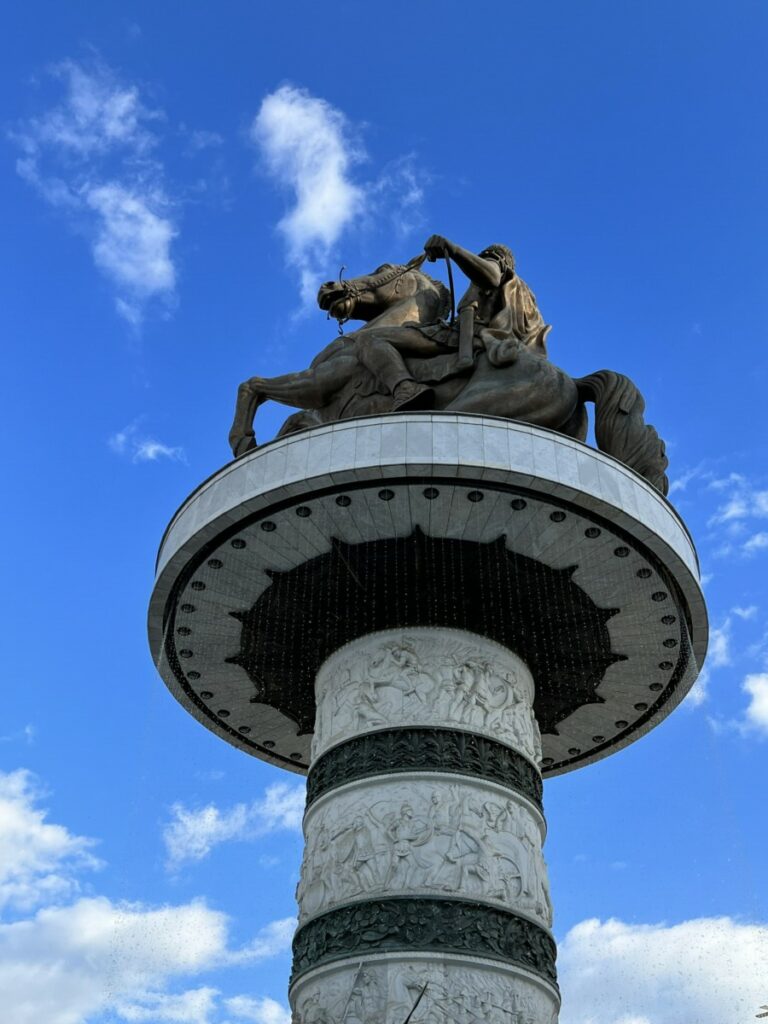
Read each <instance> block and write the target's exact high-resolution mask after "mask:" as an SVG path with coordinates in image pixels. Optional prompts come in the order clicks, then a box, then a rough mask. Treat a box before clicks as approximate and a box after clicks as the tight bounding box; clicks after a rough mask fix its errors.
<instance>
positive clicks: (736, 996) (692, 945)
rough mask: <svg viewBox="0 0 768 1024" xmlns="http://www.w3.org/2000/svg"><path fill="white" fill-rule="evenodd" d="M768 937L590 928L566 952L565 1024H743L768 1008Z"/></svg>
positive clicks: (691, 929) (756, 931) (681, 928)
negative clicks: (763, 1008)
mask: <svg viewBox="0 0 768 1024" xmlns="http://www.w3.org/2000/svg"><path fill="white" fill-rule="evenodd" d="M767 963H768V929H766V928H765V927H764V926H762V925H756V924H743V923H740V922H738V921H734V920H733V919H732V918H728V917H723V918H700V919H697V920H692V921H685V922H683V923H681V924H678V925H664V924H654V925H636V924H624V923H623V922H621V921H616V920H610V921H605V922H601V921H598V920H590V921H583V922H582V923H581V924H578V925H576V927H575V928H572V929H571V930H570V932H568V934H567V935H566V937H565V940H564V941H563V942H562V943H561V944H560V947H559V951H558V973H559V976H560V986H561V989H562V993H563V1008H562V1011H561V1014H560V1024H640V1022H643V1024H692V1022H695V1024H744V1021H749V1020H753V1019H754V1017H755V1014H756V1013H757V1012H758V1009H759V1007H760V1006H761V1005H762V1004H763V1003H765V1002H766V1001H768V999H767V993H766V983H767V982H768V977H767V976H766V964H767Z"/></svg>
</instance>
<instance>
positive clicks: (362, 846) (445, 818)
mask: <svg viewBox="0 0 768 1024" xmlns="http://www.w3.org/2000/svg"><path fill="white" fill-rule="evenodd" d="M305 832H306V836H307V842H306V846H305V849H304V860H303V863H302V870H301V881H300V882H299V886H298V889H297V894H296V895H297V901H298V903H299V919H300V923H304V922H305V921H307V920H309V919H310V918H313V917H315V916H316V915H318V914H321V913H324V912H325V911H327V910H330V909H332V908H333V907H335V906H338V905H340V904H342V903H347V902H350V901H352V900H357V899H369V898H372V897H380V896H382V895H387V896H393V895H399V894H402V895H414V894H422V895H431V896H443V897H445V896H454V897H463V898H469V899H480V900H483V901H485V902H490V903H495V904H498V905H501V906H503V907H505V908H506V909H510V910H514V911H522V912H524V913H526V914H528V915H530V916H531V917H533V918H534V919H535V920H538V921H539V922H541V923H542V924H544V925H545V926H547V927H550V926H551V923H552V906H551V902H550V896H549V884H548V881H547V870H546V865H545V863H544V858H543V856H542V852H541V844H542V825H541V823H540V821H539V819H538V818H537V817H535V816H534V815H533V813H532V812H531V811H530V810H529V809H528V808H527V807H526V806H524V805H523V804H521V803H519V802H517V801H516V800H513V799H511V798H509V797H506V796H504V795H503V794H500V793H499V792H498V790H497V789H495V788H494V787H492V786H488V785H485V784H483V783H480V782H478V783H468V782H465V781H462V782H453V781H448V780H445V779H435V780H429V781H427V780H424V779H413V778H411V779H409V780H408V781H399V780H397V779H396V778H392V777H389V778H385V779H381V778H380V779H377V780H374V781H371V782H370V783H365V784H362V785H359V786H353V787H349V788H347V789H345V790H344V791H341V792H337V793H334V794H332V795H329V797H328V798H327V799H325V800H322V801H320V802H319V803H318V804H317V805H315V806H313V807H312V808H311V809H310V810H309V811H308V813H307V818H306V822H305Z"/></svg>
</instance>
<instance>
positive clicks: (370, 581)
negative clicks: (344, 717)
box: [149, 413, 707, 776]
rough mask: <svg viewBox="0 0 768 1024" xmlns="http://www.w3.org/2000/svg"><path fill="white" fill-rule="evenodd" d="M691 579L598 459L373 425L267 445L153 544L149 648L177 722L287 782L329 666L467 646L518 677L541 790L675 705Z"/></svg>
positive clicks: (691, 660)
mask: <svg viewBox="0 0 768 1024" xmlns="http://www.w3.org/2000/svg"><path fill="white" fill-rule="evenodd" d="M698 579H699V572H698V563H697V559H696V553H695V550H694V547H693V544H692V541H691V539H690V536H689V535H688V533H687V531H686V529H685V527H684V525H683V523H682V522H681V520H680V518H679V517H678V515H677V513H676V512H675V511H674V509H673V508H672V506H671V505H670V504H669V503H668V502H667V501H666V500H665V499H664V498H663V497H662V495H661V494H659V492H658V491H656V490H655V489H654V488H653V487H652V486H651V485H650V484H648V483H647V482H646V481H645V480H643V479H642V478H641V477H639V476H638V475H637V474H635V473H633V472H632V471H631V470H629V469H627V468H626V467H625V466H623V465H622V464H621V463H619V462H617V461H616V460H615V459H612V458H610V457H609V456H606V455H603V454H601V453H600V452H596V451H594V450H593V449H591V448H589V447H587V446H586V445H584V444H581V443H579V442H578V441H573V440H570V439H568V438H566V437H563V436H561V435H560V434H557V433H554V432H553V431H549V430H544V429H541V428H538V427H531V426H528V425H526V424H521V423H513V422H510V421H507V420H502V419H497V418H494V417H486V416H477V415H467V414H462V415H452V414H448V413H439V414H429V413H408V414H400V415H392V414H390V415H387V416H376V417H366V418H362V419H356V420H344V421H341V422H339V423H335V424H331V425H328V426H325V427H319V428H315V429H312V430H308V431H304V432H302V433H299V434H294V435H291V436H289V437H285V438H282V439H280V440H277V441H273V442H272V443H270V444H267V445H265V446H263V447H262V448H259V449H258V450H257V451H255V452H252V453H250V454H249V455H247V456H245V457H244V458H241V459H239V460H236V461H235V462H232V463H230V464H229V465H227V466H225V467H224V468H223V469H222V470H220V471H219V472H218V473H216V474H214V476H212V477H211V478H210V479H209V480H207V481H206V482H205V483H204V484H202V485H201V486H200V487H199V488H198V489H197V490H196V491H195V492H194V493H193V494H192V495H191V496H190V497H189V498H188V499H187V500H186V501H185V502H184V504H183V505H182V506H181V508H180V509H179V511H178V512H177V513H176V515H175V516H174V518H173V520H172V521H171V523H170V525H169V527H168V529H167V531H166V534H165V537H164V538H163V542H162V545H161V548H160V554H159V558H158V566H157V580H156V585H155V589H154V592H153V595H152V601H151V605H150V612H149V635H150V645H151V648H152V653H153V656H154V659H155V662H156V664H157V666H158V669H159V671H160V673H161V675H162V676H163V678H164V679H165V681H166V682H167V684H168V686H169V687H170V689H171V691H172V693H173V694H174V696H175V697H176V698H177V699H178V700H179V701H180V702H181V703H182V704H183V705H184V706H185V707H186V708H187V710H188V711H189V712H190V713H191V714H193V715H194V716H195V717H196V718H197V719H198V720H199V721H201V722H202V723H203V724H204V725H206V726H207V727H208V728H209V729H211V730H212V731H213V732H215V733H216V734H217V735H219V736H220V737H222V738H223V739H226V740H228V741H229V742H230V743H232V744H234V745H235V746H238V747H240V748H241V749H243V750H246V751H247V752H248V753H251V754H254V755H256V756H257V757H261V758H263V759H264V760H267V761H270V762H272V763H274V764H278V765H281V766H282V767H285V768H289V769H291V770H293V771H297V772H306V770H307V768H308V764H309V755H310V744H311V740H312V731H313V726H314V717H315V697H314V681H315V676H316V674H317V671H318V669H319V668H320V666H321V665H322V664H323V663H324V662H325V660H326V659H327V658H328V657H329V656H330V655H332V654H333V653H334V652H335V651H336V650H338V649H339V648H340V647H342V646H343V645H344V644H346V643H349V642H350V641H353V640H355V639H356V638H358V637H360V636H363V635H366V634H369V633H374V632H378V631H382V630H387V629H398V628H399V629H405V630H407V629H408V628H409V627H410V628H415V627H423V626H437V627H452V628H456V629H461V630H467V631H469V632H474V633H478V634H481V635H483V636H486V637H488V638H489V639H491V640H495V641H497V642H498V643H501V644H503V645H504V646H506V647H508V648H510V649H512V650H513V651H515V652H516V653H517V654H518V655H519V656H520V657H521V658H522V659H523V661H524V662H525V663H526V665H527V666H528V667H529V669H530V671H531V673H532V675H533V678H534V682H535V688H536V700H535V710H536V716H537V719H538V722H539V726H540V728H541V732H542V744H543V759H542V765H541V766H542V770H543V772H544V774H545V776H546V775H557V774H561V773H563V772H566V771H569V770H571V769H574V768H578V767H581V766H582V765H585V764H588V763H590V762H592V761H596V760H598V759H600V758H602V757H605V756H606V755H608V754H610V753H613V752H614V751H616V750H618V749H620V748H621V747H623V746H626V745H627V744H628V743H631V742H632V741H633V740H635V739H638V738H639V737H640V736H642V735H643V734H644V733H645V732H647V731H648V730H649V729H651V728H653V726H655V725H657V724H658V723H659V722H660V721H661V720H662V719H663V718H665V717H666V716H667V715H668V714H669V713H670V711H672V710H673V708H674V707H675V706H676V705H677V704H678V703H679V702H680V700H681V699H682V698H683V696H684V695H685V694H686V693H687V691H688V690H689V689H690V687H691V685H692V684H693V682H694V680H695V678H696V676H697V674H698V671H699V667H700V666H701V665H702V663H703V660H704V655H705V653H706V645H707V619H706V611H705V607H704V602H703V598H702V595H701V591H700V588H699V583H698Z"/></svg>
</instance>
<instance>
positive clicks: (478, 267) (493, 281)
mask: <svg viewBox="0 0 768 1024" xmlns="http://www.w3.org/2000/svg"><path fill="white" fill-rule="evenodd" d="M424 251H425V252H426V253H427V256H428V257H429V259H430V260H433V259H435V258H438V257H439V256H441V255H443V253H445V254H446V255H448V256H450V257H451V259H452V260H453V261H454V262H455V264H456V266H457V267H458V268H459V269H460V270H462V271H463V272H464V273H465V274H466V275H467V277H468V278H469V279H470V281H471V282H472V283H473V284H476V285H477V286H478V288H485V289H488V288H498V287H499V285H500V284H501V281H502V277H503V276H504V272H503V270H502V268H501V266H500V265H499V264H498V263H497V261H496V260H493V259H486V258H485V257H483V256H476V255H475V254H474V253H473V252H470V251H469V250H468V249H464V248H462V246H460V245H456V243H455V242H451V241H449V240H448V239H447V238H444V237H443V236H442V235H431V236H430V237H429V238H428V239H427V241H426V242H425V243H424Z"/></svg>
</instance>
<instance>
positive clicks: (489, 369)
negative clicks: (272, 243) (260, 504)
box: [229, 235, 668, 494]
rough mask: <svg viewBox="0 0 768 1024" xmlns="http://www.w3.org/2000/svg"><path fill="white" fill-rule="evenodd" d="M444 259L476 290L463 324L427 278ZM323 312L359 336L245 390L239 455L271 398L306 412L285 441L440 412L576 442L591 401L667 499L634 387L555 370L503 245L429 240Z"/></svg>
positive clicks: (335, 290)
mask: <svg viewBox="0 0 768 1024" xmlns="http://www.w3.org/2000/svg"><path fill="white" fill-rule="evenodd" d="M441 257H444V258H445V259H446V260H448V261H450V260H452V261H453V262H454V263H455V264H456V266H457V267H458V268H459V269H460V270H461V271H462V272H463V273H464V274H465V275H466V277H467V278H468V280H469V287H468V288H467V290H466V292H465V293H464V295H463V296H462V298H461V299H460V300H459V303H458V316H456V317H454V313H453V308H452V302H451V296H449V293H448V290H447V289H446V288H445V286H444V285H443V284H441V283H440V282H439V281H436V280H435V279H434V278H432V277H430V276H429V275H427V274H425V273H424V272H423V270H422V269H421V268H422V265H423V263H424V261H425V260H431V261H434V260H436V259H438V258H441ZM449 266H450V263H449ZM318 305H319V306H320V309H321V310H323V311H325V312H327V313H328V315H329V316H330V317H333V318H334V319H336V320H337V321H338V322H339V324H340V325H342V324H344V323H346V322H347V321H349V320H361V321H363V326H362V327H359V328H358V329H357V330H354V331H350V332H349V333H348V334H344V335H340V336H339V337H338V338H336V339H334V341H332V342H331V343H330V344H329V345H327V346H326V347H325V348H324V349H323V350H322V352H320V353H319V355H317V356H316V357H315V359H314V360H313V361H312V364H311V366H310V367H309V368H308V369H306V370H301V371H298V372H296V373H288V374H284V375H282V376H279V377H251V378H250V379H249V380H247V381H244V382H243V383H242V384H241V385H240V388H239V390H238V396H237V406H236V409H235V418H234V422H233V424H232V429H231V431H230V435H229V440H230V444H231V446H232V451H233V453H234V454H235V456H239V455H243V454H245V453H246V452H247V451H250V450H252V449H253V448H255V447H256V438H255V434H254V429H253V420H254V416H255V414H256V410H257V409H258V407H259V405H261V404H262V403H263V402H264V401H267V400H268V399H272V400H273V401H276V402H282V403H284V404H285V405H289V406H293V407H298V408H299V410H300V411H299V412H296V413H293V414H292V415H291V416H289V417H288V419H287V420H286V422H285V424H284V425H283V427H282V429H281V431H280V433H281V434H287V433H291V432H292V431H295V430H300V429H302V428H305V427H310V426H317V425H320V424H323V423H329V422H332V421H334V420H341V419H348V418H351V417H355V416H366V415H370V414H381V413H386V412H400V411H404V410H408V409H413V410H416V409H434V410H435V411H450V412H469V413H483V414H486V415H493V416H501V417H504V418H506V419H511V420H518V421H521V422H523V423H532V424H534V425H536V426H541V427H549V428H550V429H552V430H557V431H558V432H560V433H562V434H565V435H566V436H568V437H573V438H576V439H578V440H580V441H584V440H585V439H586V436H587V429H588V424H587V411H586V405H585V403H587V402H592V403H594V407H595V438H596V440H597V444H598V447H599V448H600V450H601V451H604V452H606V453H607V454H608V455H612V456H614V457H615V458H617V459H619V460H620V461H621V462H623V463H624V464H625V465H627V466H629V467H630V468H631V469H634V470H635V471H636V472H637V473H639V474H640V475H641V476H643V477H645V478H646V479H647V480H648V481H650V483H652V484H653V485H654V486H655V487H657V488H658V489H659V490H660V491H661V492H662V493H664V494H666V493H667V489H668V481H667V477H666V472H665V471H666V468H667V464H668V463H667V457H666V454H665V450H664V442H663V441H662V440H661V439H660V438H659V435H658V434H657V433H656V431H655V429H654V428H653V427H652V426H650V425H649V424H646V422H645V420H644V416H643V413H644V411H645V402H644V401H643V397H642V395H641V394H640V392H639V391H638V389H637V387H636V386H635V385H634V384H633V383H632V381H631V380H630V379H629V378H628V377H625V376H624V375H623V374H620V373H616V372H614V371H612V370H599V371H597V372H596V373H592V374H589V375H588V376H586V377H580V378H572V377H570V376H569V375H568V374H567V373H565V371H564V370H561V369H560V368H559V367H558V366H556V365H555V364H554V363H552V362H550V360H549V357H548V354H547V346H546V339H547V334H548V333H549V331H550V325H549V324H547V323H545V321H544V318H543V316H542V315H541V312H540V311H539V308H538V305H537V302H536V297H535V295H534V294H533V292H532V291H531V289H530V288H529V287H528V285H527V284H526V283H525V281H523V279H522V278H521V277H520V276H519V275H518V274H517V272H516V269H515V260H514V257H513V255H512V253H511V251H510V250H509V249H508V248H507V247H506V246H505V245H500V244H494V245H490V246H488V247H487V248H485V249H484V250H483V251H482V252H481V253H479V254H478V255H476V254H474V253H472V252H470V251H469V250H467V249H464V248H462V247H461V246H460V245H457V244H456V243H455V242H451V241H450V240H449V239H447V238H444V237H443V236H442V235H431V236H430V237H429V238H428V239H427V241H426V242H425V244H424V252H423V253H422V254H420V255H419V256H417V257H414V259H412V260H410V261H409V262H408V263H405V264H393V263H384V264H382V265H381V266H380V267H377V268H376V270H374V271H373V272H372V273H370V274H364V275H362V276H360V277H355V278H351V279H349V280H344V281H328V282H327V283H326V284H324V285H322V287H321V288H320V291H319V293H318Z"/></svg>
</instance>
